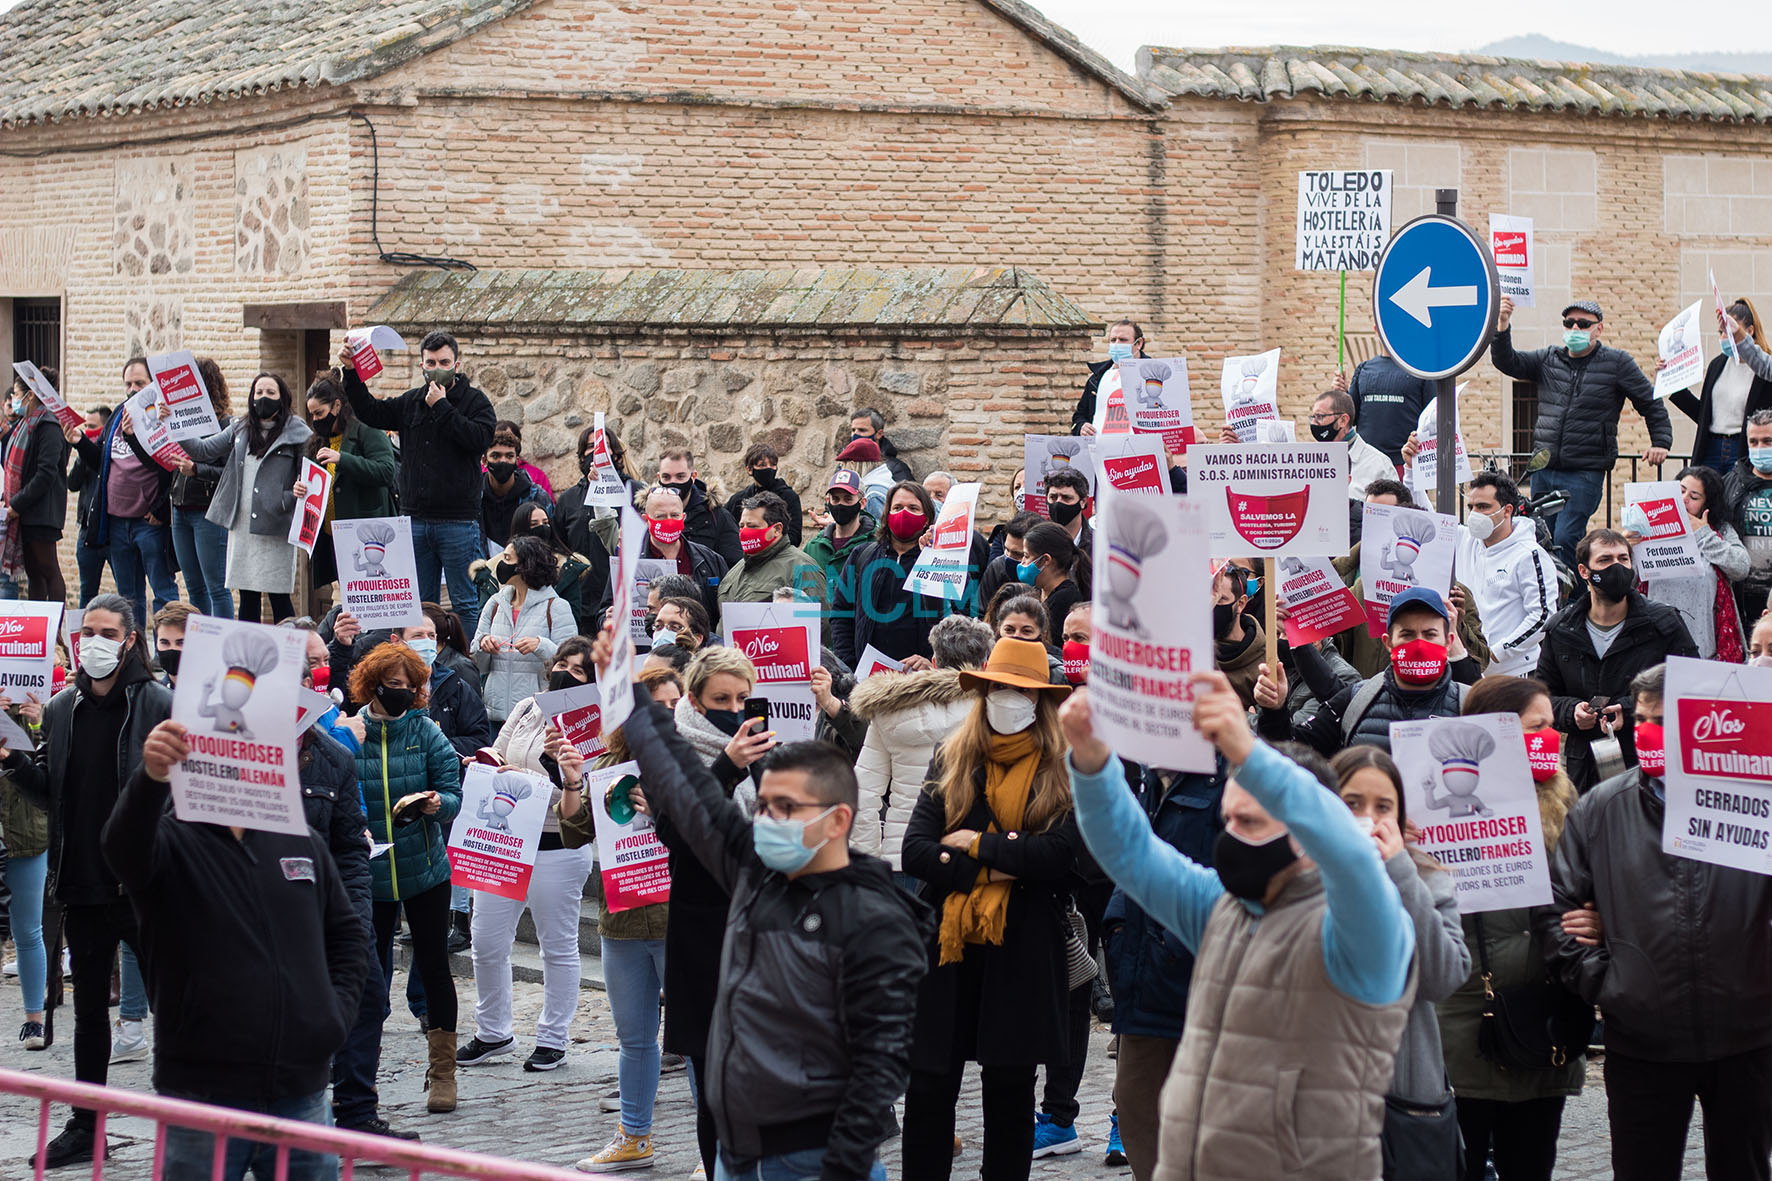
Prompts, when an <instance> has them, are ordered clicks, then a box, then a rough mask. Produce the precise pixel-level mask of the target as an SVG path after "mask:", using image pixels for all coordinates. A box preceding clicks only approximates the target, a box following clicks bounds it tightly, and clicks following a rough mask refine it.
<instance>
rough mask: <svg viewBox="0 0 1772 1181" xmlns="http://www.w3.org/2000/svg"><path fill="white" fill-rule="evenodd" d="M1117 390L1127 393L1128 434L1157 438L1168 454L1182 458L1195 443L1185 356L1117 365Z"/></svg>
mask: <svg viewBox="0 0 1772 1181" xmlns="http://www.w3.org/2000/svg"><path fill="white" fill-rule="evenodd" d="M1119 368H1120V388H1121V389H1122V390H1125V391H1128V392H1129V395H1130V396H1129V397H1128V398H1127V399H1126V410H1127V413H1128V414H1129V415H1130V416H1131V419H1132V431H1133V433H1134V434H1139V435H1158V436H1161V438H1162V440H1163V446H1164V447H1166V448H1167V449H1168V451H1169V454H1171V455H1186V454H1187V448H1188V444H1189V443H1197V442H1199V441H1200V440H1199V435H1198V434H1197V433H1196V432H1195V430H1194V406H1193V402H1192V400H1191V394H1190V393H1189V391H1188V380H1187V358H1186V357H1140V358H1137V359H1136V360H1132V361H1121V362H1120V366H1119Z"/></svg>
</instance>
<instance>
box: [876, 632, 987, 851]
mask: <svg viewBox="0 0 1772 1181" xmlns="http://www.w3.org/2000/svg"><path fill="white" fill-rule="evenodd" d="M992 639H993V637H992V636H991V629H990V628H989V627H988V626H986V625H985V624H983V623H981V622H980V621H978V620H976V619H969V618H967V617H966V616H964V615H950V616H948V617H947V618H946V619H943V620H942V621H941V622H940V623H937V624H936V625H935V626H934V627H933V628H931V629H930V631H929V645H930V648H931V650H932V651H933V653H934V664H935V667H934V668H930V669H925V670H924V671H922V672H914V673H875V674H874V675H873V676H871V677H868V678H867V679H866V680H864V681H862V682H861V683H860V684H858V685H857V686H856V687H855V692H854V693H853V694H851V695H850V698H849V708H850V710H851V711H852V712H853V713H854V714H855V715H856V716H857V717H859V718H861V719H863V720H864V721H866V722H867V723H868V736H867V741H866V742H864V743H863V744H862V748H861V755H860V757H859V758H857V759H856V762H855V778H856V781H857V782H858V783H859V785H860V788H861V806H860V808H859V809H858V810H857V812H856V818H855V826H854V830H853V832H852V833H851V835H850V838H849V843H850V844H851V845H852V846H853V847H854V848H856V849H859V850H861V851H862V852H864V853H873V854H876V855H878V856H880V857H883V858H885V859H886V861H888V862H889V863H890V864H891V866H892V868H893V870H894V871H895V872H896V871H898V870H899V869H900V855H899V850H900V848H901V846H903V844H904V829H905V825H906V824H907V823H909V821H910V818H911V809H912V808H914V807H915V806H916V803H917V796H918V795H919V794H920V793H921V792H922V790H923V783H924V781H925V779H926V777H927V772H928V770H929V761H930V759H932V758H934V757H935V748H936V747H937V746H939V745H940V744H941V741H942V740H943V739H944V738H946V737H947V736H948V735H949V734H952V733H953V732H954V728H955V727H956V726H958V725H959V724H960V721H961V719H962V718H964V717H965V716H966V715H967V714H968V713H970V712H971V710H972V707H973V706H974V705H975V704H977V701H978V692H977V690H975V689H974V690H968V689H963V688H961V686H960V672H961V670H963V669H977V668H983V667H984V663H985V661H986V660H988V659H990V655H991V643H992ZM900 877H901V884H903V882H904V881H908V879H903V877H902V874H901V875H900Z"/></svg>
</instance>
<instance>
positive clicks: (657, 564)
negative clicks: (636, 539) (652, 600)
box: [609, 537, 689, 652]
mask: <svg viewBox="0 0 1772 1181" xmlns="http://www.w3.org/2000/svg"><path fill="white" fill-rule="evenodd" d="M683 543H684V544H685V545H687V544H688V543H689V539H688V538H687V537H685V538H684V539H683ZM641 544H642V545H644V544H645V543H644V542H641ZM620 561H621V559H620V558H611V559H609V566H610V571H611V573H610V577H614V571H615V567H616V566H617V565H618V564H619V563H620ZM676 572H677V563H676V562H674V561H672V560H671V559H670V558H639V559H637V560H636V561H635V562H634V593H633V594H632V595H631V596H629V598H628V635H629V636H631V637H633V641H634V647H635V649H636V650H637V651H642V652H646V651H651V649H652V633H651V632H649V631H647V630H646V596H647V593H648V592H649V590H650V589H651V587H652V581H653V579H655V578H663V577H664V576H665V575H667V574H675V573H676Z"/></svg>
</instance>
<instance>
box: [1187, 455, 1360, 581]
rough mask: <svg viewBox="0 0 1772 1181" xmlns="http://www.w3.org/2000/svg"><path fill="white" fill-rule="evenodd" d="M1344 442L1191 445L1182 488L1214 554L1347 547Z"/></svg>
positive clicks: (1320, 553)
mask: <svg viewBox="0 0 1772 1181" xmlns="http://www.w3.org/2000/svg"><path fill="white" fill-rule="evenodd" d="M1347 452H1348V445H1347V444H1346V443H1292V444H1286V445H1278V444H1273V445H1270V444H1265V443H1263V444H1231V445H1217V444H1214V445H1210V446H1203V447H1196V448H1195V449H1194V454H1193V458H1192V460H1191V461H1190V464H1189V468H1188V494H1189V497H1190V498H1191V499H1193V500H1197V501H1199V502H1200V503H1201V504H1203V505H1204V506H1205V508H1206V512H1207V514H1208V517H1207V519H1208V521H1209V533H1210V537H1209V540H1208V544H1207V552H1208V554H1210V555H1211V556H1212V557H1216V558H1248V557H1272V556H1277V555H1280V554H1292V555H1296V556H1299V557H1337V556H1339V555H1341V554H1344V553H1346V552H1347V550H1348V527H1347V479H1348V476H1347V465H1348V458H1347Z"/></svg>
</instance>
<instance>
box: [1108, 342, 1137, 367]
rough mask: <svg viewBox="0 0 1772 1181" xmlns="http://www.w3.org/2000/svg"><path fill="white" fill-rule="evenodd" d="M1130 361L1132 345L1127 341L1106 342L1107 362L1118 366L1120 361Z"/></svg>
mask: <svg viewBox="0 0 1772 1181" xmlns="http://www.w3.org/2000/svg"><path fill="white" fill-rule="evenodd" d="M1131 359H1132V345H1131V343H1130V342H1129V341H1124V340H1111V341H1109V342H1108V360H1110V361H1112V362H1113V363H1114V364H1116V365H1118V364H1119V363H1120V362H1121V361H1130V360H1131Z"/></svg>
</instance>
